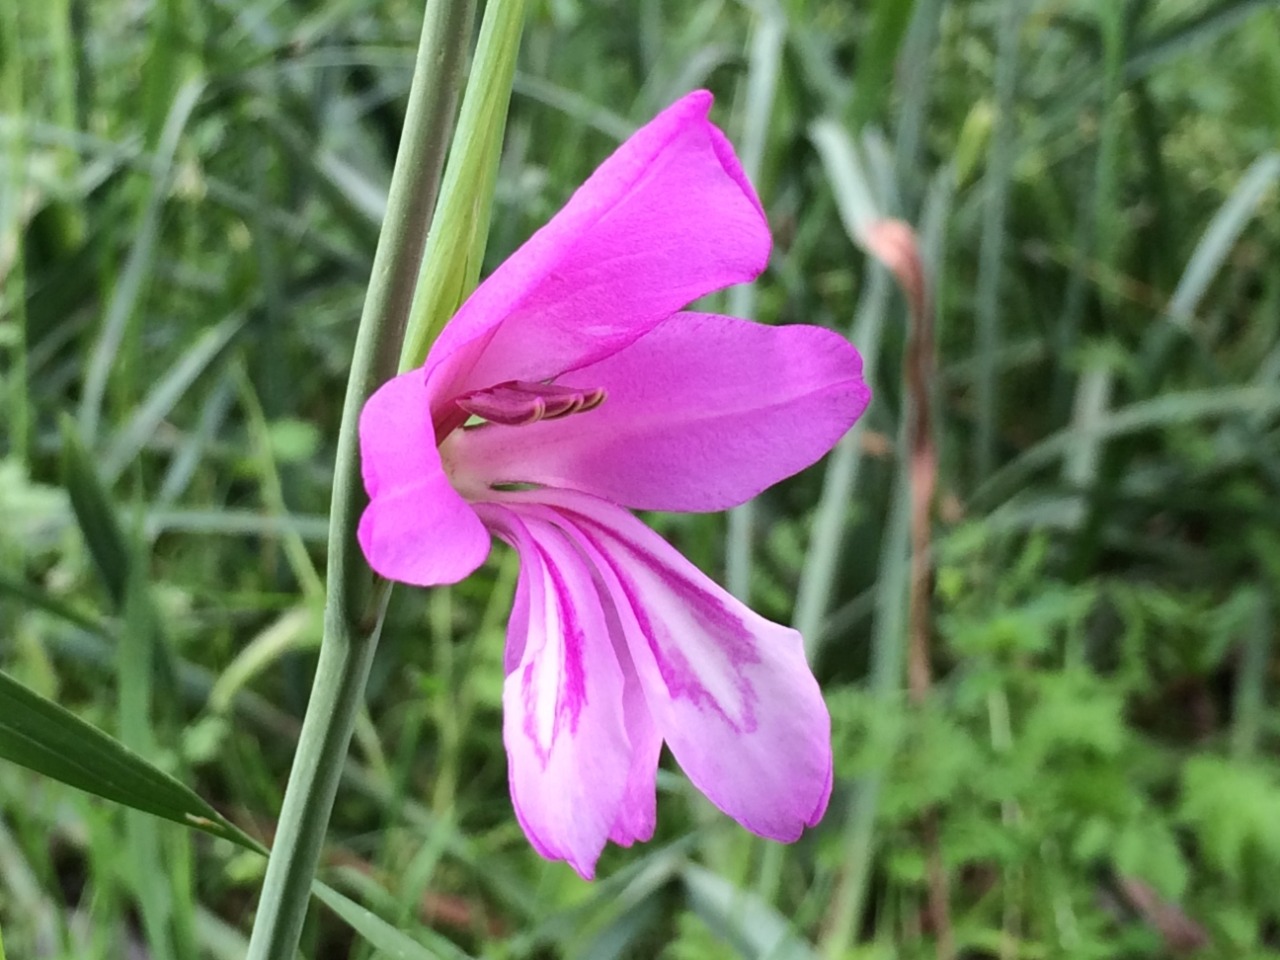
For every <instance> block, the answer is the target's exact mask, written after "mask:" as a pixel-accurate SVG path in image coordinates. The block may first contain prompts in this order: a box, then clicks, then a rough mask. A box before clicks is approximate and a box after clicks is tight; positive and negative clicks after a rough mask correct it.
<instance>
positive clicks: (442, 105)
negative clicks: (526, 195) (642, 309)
mask: <svg viewBox="0 0 1280 960" xmlns="http://www.w3.org/2000/svg"><path fill="white" fill-rule="evenodd" d="M474 10H475V7H474V0H432V2H431V3H429V4H428V5H427V9H426V14H425V18H424V21H423V25H422V38H421V41H420V43H419V47H418V58H417V63H416V66H415V69H414V75H413V83H412V86H411V88H410V91H409V105H408V110H407V113H406V116H405V127H404V133H403V135H402V137H401V141H400V151H399V154H398V155H397V157H396V165H395V171H394V172H393V174H392V178H391V188H390V194H389V197H388V206H387V218H386V221H385V222H384V224H383V229H382V234H381V236H380V237H379V240H378V248H377V251H376V253H375V254H374V260H373V273H372V276H371V277H370V279H369V291H368V295H367V297H366V299H365V305H364V311H363V314H362V316H361V317H360V327H359V330H358V332H357V334H356V345H355V351H354V354H353V356H352V362H351V375H350V378H349V379H348V381H347V395H346V400H345V403H344V405H343V410H342V424H341V427H340V429H339V433H338V452H337V459H336V463H335V471H334V483H333V504H332V507H331V513H330V521H329V569H328V581H329V596H328V603H327V606H326V608H325V624H324V639H323V641H322V644H321V648H320V661H319V663H318V665H317V667H316V677H315V684H314V686H313V688H312V692H311V699H310V701H309V703H308V706H307V715H306V718H305V719H304V721H303V725H302V735H301V738H300V740H299V743H298V752H297V754H296V756H295V759H294V765H293V770H292V772H291V773H290V775H289V785H288V787H287V788H286V790H285V797H284V804H283V807H282V809H281V812H280V824H279V828H278V830H277V832H276V841H275V846H274V848H273V849H272V852H271V859H270V861H269V862H268V864H267V875H266V879H265V881H264V883H263V889H262V899H261V901H260V903H259V906H258V917H257V920H256V922H255V923H254V928H253V935H252V937H251V938H250V941H249V952H248V960H288V958H290V957H293V956H294V954H295V952H296V951H297V945H298V940H299V937H300V936H301V933H302V924H303V920H304V919H305V917H306V911H307V904H308V902H309V899H310V894H311V884H312V881H313V879H314V877H315V872H316V865H317V864H318V862H319V859H320V848H321V844H322V843H323V840H324V835H325V831H326V830H327V828H328V824H329V815H330V813H331V812H332V809H333V801H334V796H335V794H336V793H337V789H338V780H339V778H340V776H341V773H342V767H343V763H344V762H345V760H346V755H347V748H348V745H349V744H350V742H351V733H352V730H353V728H354V726H355V719H356V715H357V713H358V711H359V709H360V706H361V704H362V703H363V701H364V690H365V683H366V681H367V679H368V675H369V665H370V663H371V662H372V660H373V654H374V651H375V650H376V649H377V643H378V634H379V631H380V628H381V625H382V615H383V612H384V611H385V606H386V599H387V595H388V594H387V591H386V590H385V589H381V590H379V591H378V592H377V596H376V597H371V591H370V584H371V577H370V574H369V570H368V567H367V566H366V565H365V564H364V562H363V560H362V558H361V557H360V552H359V548H358V546H357V543H356V536H355V533H356V523H357V520H358V517H359V513H360V510H361V508H362V505H363V492H362V489H361V485H360V464H359V439H358V432H357V427H358V423H359V417H360V410H361V408H362V407H363V406H364V402H365V400H366V399H368V397H369V395H370V394H371V393H372V392H373V390H374V389H375V388H376V387H377V385H378V384H379V383H380V382H381V381H382V380H384V379H386V378H387V377H388V376H389V375H391V374H393V373H394V372H395V368H396V362H397V358H398V357H399V354H400V341H401V339H402V338H403V333H404V325H405V320H406V318H407V316H408V312H409V305H410V303H411V302H412V299H413V288H414V282H415V280H416V279H417V274H418V264H419V262H420V261H421V258H422V251H423V247H424V245H425V242H426V235H427V228H428V227H429V225H430V220H431V212H432V210H433V209H434V208H435V201H436V195H437V192H438V190H439V185H440V176H441V172H442V170H443V168H444V159H445V152H446V148H447V145H448V142H449V132H450V129H451V126H452V123H453V118H454V108H455V105H456V103H457V98H458V89H459V87H460V85H461V81H462V69H463V63H464V59H465V52H466V50H467V46H468V40H469V39H470V33H471V25H472V22H473V18H474Z"/></svg>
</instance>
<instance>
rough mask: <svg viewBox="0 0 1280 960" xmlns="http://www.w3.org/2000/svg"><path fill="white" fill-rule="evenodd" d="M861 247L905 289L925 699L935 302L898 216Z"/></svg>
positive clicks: (930, 825)
mask: <svg viewBox="0 0 1280 960" xmlns="http://www.w3.org/2000/svg"><path fill="white" fill-rule="evenodd" d="M863 240H864V243H865V245H866V247H867V249H868V250H869V251H870V252H871V253H872V254H873V255H874V256H875V257H876V258H877V259H879V260H880V261H881V262H882V263H883V264H884V265H885V266H887V267H888V268H889V269H890V270H891V271H892V272H893V274H894V276H895V277H896V278H897V280H898V283H899V284H900V285H901V287H902V290H903V292H904V293H905V294H906V297H907V303H908V305H909V307H910V313H911V325H910V335H909V337H908V340H907V353H906V358H905V364H904V366H905V370H904V374H905V378H906V384H907V394H908V397H909V398H910V401H911V402H910V417H911V419H910V422H909V424H908V444H909V451H910V453H909V455H910V458H911V459H910V464H909V474H908V476H909V479H910V484H911V570H910V581H909V594H908V597H909V599H908V605H907V692H908V694H909V696H910V698H911V702H912V703H913V704H916V705H917V706H918V705H920V704H923V703H924V701H925V699H926V698H927V697H928V694H929V687H930V684H931V682H932V671H931V667H930V662H929V637H930V634H931V632H932V629H931V628H932V618H931V609H930V597H931V594H932V560H931V557H930V552H931V548H930V542H931V535H932V520H933V500H934V494H935V491H936V489H937V484H938V453H937V449H936V447H935V446H934V442H933V406H932V403H931V400H930V398H931V394H930V391H929V384H930V381H931V378H932V377H933V371H934V342H933V304H932V299H931V297H930V295H929V290H928V283H927V281H926V278H925V274H924V263H923V261H922V259H921V257H920V245H919V243H918V242H917V239H916V234H915V231H914V230H912V228H911V227H910V226H909V225H908V224H906V223H904V222H903V221H901V220H880V221H877V222H876V223H874V224H873V225H872V226H871V227H870V229H868V230H867V233H866V236H865V237H864V238H863ZM921 832H922V834H923V840H924V844H925V848H926V852H927V856H928V871H929V919H930V922H931V925H932V926H933V930H934V934H935V936H936V937H937V942H938V957H939V958H940V960H951V958H953V957H954V956H955V937H954V934H953V932H952V926H951V906H950V893H949V890H948V886H949V884H948V880H947V872H946V869H945V867H944V865H943V862H942V843H941V839H940V837H939V830H938V814H937V811H936V810H929V811H928V812H927V813H926V814H925V815H924V817H923V820H922V823H921Z"/></svg>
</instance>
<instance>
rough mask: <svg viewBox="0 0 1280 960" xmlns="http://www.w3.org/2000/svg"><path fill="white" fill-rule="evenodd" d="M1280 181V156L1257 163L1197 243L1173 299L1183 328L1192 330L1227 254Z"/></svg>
mask: <svg viewBox="0 0 1280 960" xmlns="http://www.w3.org/2000/svg"><path fill="white" fill-rule="evenodd" d="M1277 180H1280V153H1268V154H1266V155H1264V156H1261V157H1259V158H1258V159H1257V160H1255V161H1254V162H1253V164H1252V165H1251V166H1250V167H1249V169H1248V170H1246V171H1245V173H1244V176H1242V177H1241V178H1240V182H1239V183H1237V184H1236V188H1235V189H1234V190H1233V191H1231V196H1230V197H1228V198H1227V201H1226V202H1225V203H1224V204H1223V205H1222V206H1221V207H1220V208H1219V209H1218V212H1217V213H1215V214H1214V215H1213V219H1212V220H1211V221H1209V226H1208V227H1206V228H1205V231H1204V234H1203V235H1202V236H1201V237H1200V242H1199V243H1197V244H1196V248H1195V251H1194V252H1193V253H1192V254H1191V259H1190V260H1188V261H1187V266H1186V268H1185V269H1184V270H1183V272H1182V278H1181V279H1180V280H1179V281H1178V286H1177V288H1176V289H1175V290H1174V291H1173V296H1171V297H1170V298H1169V307H1168V311H1167V312H1168V316H1169V319H1170V320H1171V321H1172V322H1173V324H1174V325H1175V326H1177V327H1179V328H1180V329H1183V330H1187V329H1189V328H1190V326H1191V323H1192V320H1193V319H1194V316H1195V312H1196V310H1197V309H1198V308H1199V306H1200V301H1201V300H1202V299H1203V298H1204V295H1205V293H1206V292H1207V291H1208V289H1209V284H1210V283H1212V282H1213V278H1214V277H1216V276H1217V274H1218V271H1219V270H1221V269H1222V265H1223V263H1224V262H1225V261H1226V259H1227V255H1228V254H1229V253H1230V252H1231V250H1232V248H1234V247H1235V244H1236V241H1237V240H1239V239H1240V234H1241V233H1242V232H1243V231H1244V228H1245V226H1246V224H1248V222H1249V220H1250V219H1251V218H1252V217H1253V215H1254V214H1255V213H1256V212H1257V210H1258V206H1259V204H1260V203H1261V201H1262V199H1263V197H1264V196H1266V194H1267V192H1268V191H1269V190H1270V189H1271V188H1272V187H1273V186H1274V185H1275V183H1276V181H1277Z"/></svg>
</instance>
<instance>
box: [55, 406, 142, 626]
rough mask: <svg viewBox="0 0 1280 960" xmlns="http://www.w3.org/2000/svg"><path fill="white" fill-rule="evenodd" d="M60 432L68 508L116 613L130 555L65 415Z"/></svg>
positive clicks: (85, 452) (125, 593)
mask: <svg viewBox="0 0 1280 960" xmlns="http://www.w3.org/2000/svg"><path fill="white" fill-rule="evenodd" d="M59 428H60V430H61V433H62V482H63V484H64V485H65V486H66V488H67V494H68V495H69V496H70V497H71V509H72V511H74V513H75V515H76V522H77V523H79V524H80V530H81V532H82V533H83V534H84V540H85V544H86V545H87V546H88V547H89V555H90V556H91V557H92V558H93V563H94V566H96V567H97V568H98V573H99V574H100V575H101V576H102V581H103V583H104V584H105V585H106V588H107V592H108V593H110V594H111V599H112V602H113V603H114V604H115V607H116V609H117V610H121V609H123V608H124V604H125V600H126V598H127V596H128V592H129V570H130V567H131V566H132V557H133V552H132V550H131V549H130V546H129V542H128V541H127V540H126V538H125V535H124V531H123V530H122V529H121V528H120V523H119V521H118V520H117V519H116V513H115V510H114V509H112V506H111V503H110V502H109V501H108V500H107V493H106V491H105V490H104V489H103V487H102V483H101V482H100V481H99V479H98V475H97V472H96V470H95V469H94V465H93V461H92V459H91V458H90V456H89V451H88V450H86V449H85V446H84V444H83V443H82V442H81V440H80V435H79V433H77V431H76V425H75V421H73V420H72V419H71V418H70V417H69V416H64V417H63V418H62V420H61V422H60V423H59Z"/></svg>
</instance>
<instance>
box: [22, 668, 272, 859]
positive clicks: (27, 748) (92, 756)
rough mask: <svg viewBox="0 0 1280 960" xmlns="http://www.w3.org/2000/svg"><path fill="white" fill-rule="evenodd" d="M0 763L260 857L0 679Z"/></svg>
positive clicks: (142, 765)
mask: <svg viewBox="0 0 1280 960" xmlns="http://www.w3.org/2000/svg"><path fill="white" fill-rule="evenodd" d="M0 759H5V760H9V761H12V762H13V763H16V764H19V765H20V766H23V767H26V768H27V769H29V770H34V771H35V772H36V773H40V774H43V775H44V776H46V777H51V778H52V779H54V780H58V781H59V782H61V783H65V784H68V785H69V786H72V787H75V788H77V789H79V790H84V791H85V792H87V793H92V794H94V795H95V796H99V797H102V798H103V799H106V800H112V801H114V802H116V803H120V804H123V805H124V806H126V807H131V808H132V809H134V810H141V811H143V812H144V813H150V814H152V815H154V816H157V817H162V818H164V819H165V820H172V821H174V822H175V823H181V824H184V825H186V826H188V827H195V828H196V829H199V830H203V831H205V832H206V833H211V834H213V835H214V836H215V837H222V838H223V839H226V840H230V841H231V842H233V843H236V844H239V845H240V846H242V847H246V848H248V849H250V850H255V851H257V852H259V853H264V852H265V850H264V848H263V847H262V846H261V844H259V843H258V842H257V841H255V840H254V839H253V838H251V837H250V836H249V835H248V834H246V833H244V832H243V831H242V830H240V829H239V828H238V827H236V826H235V825H234V824H232V823H230V822H229V821H227V820H226V819H225V818H224V817H223V816H222V815H221V814H220V813H218V811H217V810H215V809H213V807H211V806H210V805H209V804H208V803H207V802H206V801H204V800H203V799H201V798H200V796H198V795H197V794H196V793H195V792H194V791H192V790H191V789H190V788H189V787H187V786H185V785H184V784H183V783H181V782H180V781H179V780H177V779H175V778H174V777H172V776H170V775H169V774H167V773H165V772H164V771H163V770H160V769H158V768H157V767H154V766H152V765H151V764H150V763H148V762H147V761H146V760H144V759H142V757H140V756H138V755H137V754H136V753H134V752H133V751H132V750H130V749H128V748H127V747H126V746H124V744H122V743H120V742H119V741H118V740H116V739H114V738H113V737H110V736H108V735H107V734H105V733H103V732H102V731H101V730H99V729H98V728H97V727H95V726H93V725H92V724H90V723H86V722H85V721H84V720H81V719H80V718H79V717H77V716H75V714H73V713H71V712H69V711H68V710H65V709H64V708H62V707H60V706H58V704H56V703H54V702H53V701H51V700H46V699H45V698H44V697H42V696H40V695H39V694H37V693H34V692H33V691H31V690H28V689H27V688H26V687H24V686H23V685H22V684H20V683H19V682H18V681H17V680H15V679H13V678H12V677H11V676H9V675H8V674H6V673H4V672H0Z"/></svg>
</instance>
